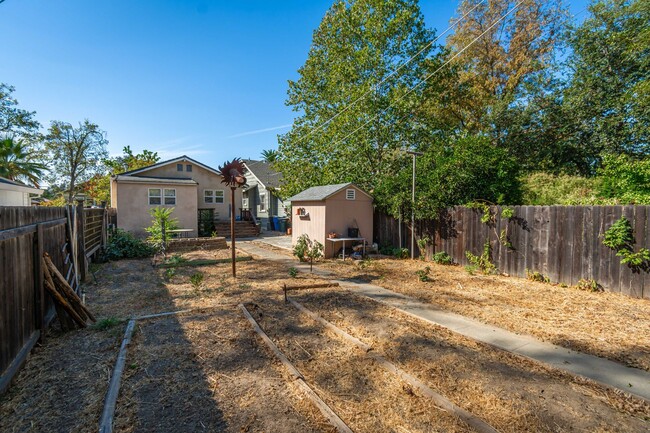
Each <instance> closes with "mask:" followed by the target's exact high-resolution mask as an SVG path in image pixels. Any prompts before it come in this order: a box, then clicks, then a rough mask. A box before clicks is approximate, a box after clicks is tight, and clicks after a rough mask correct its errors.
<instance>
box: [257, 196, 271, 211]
mask: <svg viewBox="0 0 650 433" xmlns="http://www.w3.org/2000/svg"><path fill="white" fill-rule="evenodd" d="M267 196H268V195H267V194H266V193H265V192H263V193H261V194H260V203H259V204H258V205H257V208H258V209H257V211H258V212H268V206H267V203H266V197H267Z"/></svg>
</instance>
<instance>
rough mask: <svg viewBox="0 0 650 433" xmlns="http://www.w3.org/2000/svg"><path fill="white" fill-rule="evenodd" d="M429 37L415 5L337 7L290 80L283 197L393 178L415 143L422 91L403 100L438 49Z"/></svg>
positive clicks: (359, 2)
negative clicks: (401, 156) (401, 154)
mask: <svg viewBox="0 0 650 433" xmlns="http://www.w3.org/2000/svg"><path fill="white" fill-rule="evenodd" d="M432 38H433V32H432V31H430V30H428V29H427V28H426V27H425V24H424V19H423V16H422V13H421V11H420V8H419V6H418V3H417V1H416V0H349V1H336V2H335V3H334V4H333V5H332V7H331V8H330V9H329V10H328V11H327V13H326V14H325V17H324V18H323V20H322V21H321V23H320V25H319V27H318V28H317V29H316V31H315V32H314V35H313V40H312V46H311V49H310V51H309V55H308V58H307V60H306V62H305V64H304V65H303V66H302V67H301V68H300V69H299V70H298V73H299V79H298V80H297V81H289V91H288V99H287V105H289V106H291V107H292V108H293V109H294V111H296V112H298V113H300V115H299V116H298V117H297V118H296V119H295V120H294V124H293V128H292V129H291V130H290V131H289V132H288V133H287V134H285V135H282V136H280V137H279V141H280V147H279V157H278V161H277V163H276V167H278V169H279V170H280V171H281V172H282V173H283V174H284V179H285V182H284V184H283V188H282V193H283V194H286V195H291V194H293V193H296V192H298V191H300V190H302V189H304V188H306V187H309V186H313V185H317V184H327V183H339V182H342V181H354V182H356V183H358V184H359V185H360V186H362V187H364V188H366V189H368V190H373V189H374V188H375V187H376V186H377V184H378V182H381V181H382V180H383V179H384V178H385V177H386V176H390V175H391V164H392V161H393V159H394V158H395V155H396V154H397V150H398V149H399V148H401V147H404V146H405V145H410V144H411V143H413V142H415V137H414V133H415V132H416V131H417V128H416V127H415V124H414V123H413V122H411V121H410V120H411V119H410V116H411V114H412V109H411V108H412V105H413V103H414V101H416V100H417V96H418V94H419V93H420V92H421V87H419V88H417V89H416V90H415V91H413V92H411V93H410V94H409V95H408V97H405V95H406V94H407V93H408V92H409V89H412V88H413V86H414V84H415V83H416V82H418V80H419V78H420V77H421V76H422V75H423V73H424V68H423V65H424V62H425V59H426V58H427V57H429V56H430V55H431V53H432V52H433V51H434V50H435V47H433V46H431V45H430V42H431V41H432ZM420 50H422V52H421V53H420V54H419V55H416V54H418V52H419V51H420ZM413 56H415V58H414V59H413V60H412V61H410V62H408V63H407V64H405V65H403V66H401V67H400V65H402V64H403V63H404V62H406V61H407V60H408V59H410V58H411V57H413ZM398 67H400V70H399V71H398V72H397V73H395V74H394V75H391V74H392V73H393V71H395V70H396V69H397V68H398Z"/></svg>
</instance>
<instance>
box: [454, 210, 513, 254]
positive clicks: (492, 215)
mask: <svg viewBox="0 0 650 433" xmlns="http://www.w3.org/2000/svg"><path fill="white" fill-rule="evenodd" d="M490 205H492V206H494V207H496V205H494V203H490V202H488V201H486V200H478V201H472V202H469V203H467V204H466V205H465V206H467V207H468V208H470V209H477V210H479V211H481V212H482V213H483V215H481V222H482V223H483V224H487V225H488V226H489V227H491V228H492V230H494V234H495V235H496V236H497V239H498V240H499V243H500V244H501V245H503V246H504V247H506V248H508V249H512V243H511V242H510V239H509V238H508V227H509V225H508V223H509V222H510V220H511V219H513V218H514V217H515V210H514V209H513V208H511V207H505V206H504V207H503V208H501V218H502V219H505V220H507V222H506V227H505V228H504V229H502V230H501V232H497V227H496V222H497V213H496V211H493V210H492V207H491V206H490Z"/></svg>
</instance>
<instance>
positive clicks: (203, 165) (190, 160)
mask: <svg viewBox="0 0 650 433" xmlns="http://www.w3.org/2000/svg"><path fill="white" fill-rule="evenodd" d="M181 161H183V162H191V163H193V164H196V165H198V166H199V167H202V168H204V169H206V170H208V171H211V172H212V173H214V174H217V175H218V174H219V171H218V170H216V169H214V168H212V167H210V166H209V165H205V164H203V163H201V162H199V161H197V160H196V159H192V158H190V157H189V156H187V155H182V156H179V157H178V158H173V159H168V160H167V161H160V162H157V163H155V164H152V165H148V166H146V167H142V168H138V169H135V170H131V171H125V172H124V173H118V175H124V174H127V175H132V174H138V173H143V172H145V171H149V170H152V169H154V168H158V167H162V166H163V165H167V164H174V163H177V162H181Z"/></svg>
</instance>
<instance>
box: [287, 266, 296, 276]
mask: <svg viewBox="0 0 650 433" xmlns="http://www.w3.org/2000/svg"><path fill="white" fill-rule="evenodd" d="M289 276H290V277H291V278H296V277H297V276H298V269H296V268H294V267H290V268H289Z"/></svg>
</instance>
